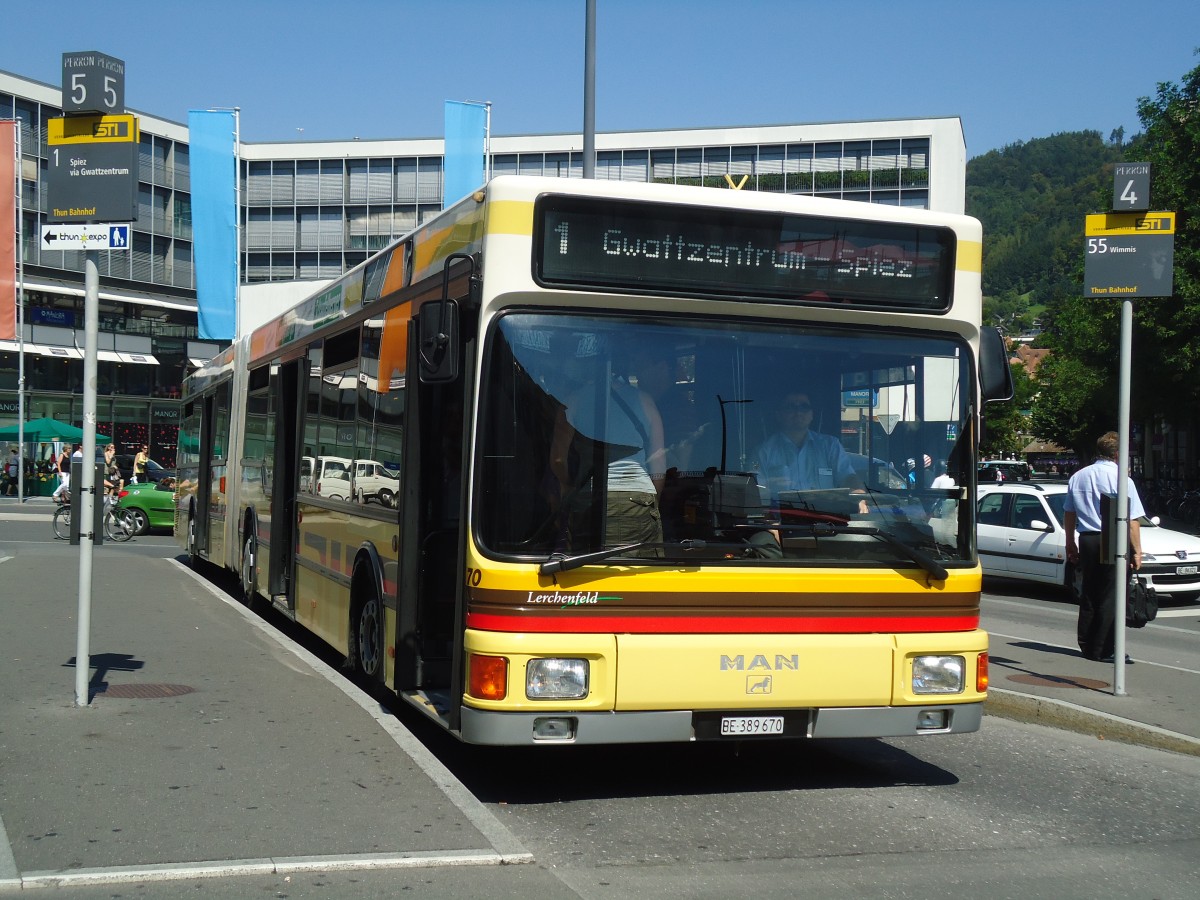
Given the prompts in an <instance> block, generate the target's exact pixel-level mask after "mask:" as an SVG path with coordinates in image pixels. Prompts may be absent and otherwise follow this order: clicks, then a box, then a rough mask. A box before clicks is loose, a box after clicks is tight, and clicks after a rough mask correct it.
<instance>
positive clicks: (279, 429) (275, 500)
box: [267, 356, 312, 612]
mask: <svg viewBox="0 0 1200 900" xmlns="http://www.w3.org/2000/svg"><path fill="white" fill-rule="evenodd" d="M308 368H309V363H308V357H307V356H303V357H301V358H299V359H294V360H291V361H290V362H285V363H281V364H280V366H279V369H278V371H277V372H274V373H272V376H271V379H272V382H273V384H272V386H271V407H272V410H271V411H272V413H273V425H274V429H275V432H274V434H275V444H274V448H273V450H272V473H271V478H272V490H271V526H270V528H271V552H270V555H269V559H268V561H267V565H268V572H267V590H268V593H269V594H270V595H271V597H275V598H279V597H286V598H287V605H288V608H289V609H291V610H292V611H293V612H294V611H295V597H294V596H293V591H292V583H293V565H294V562H295V558H296V546H295V545H296V491H297V486H298V485H299V484H300V479H301V475H302V473H301V460H300V452H301V448H300V437H299V422H300V414H301V403H302V402H303V393H302V391H301V387H302V385H304V384H305V383H306V381H307V378H308ZM308 477H310V478H311V477H312V475H311V472H310V473H309V475H308Z"/></svg>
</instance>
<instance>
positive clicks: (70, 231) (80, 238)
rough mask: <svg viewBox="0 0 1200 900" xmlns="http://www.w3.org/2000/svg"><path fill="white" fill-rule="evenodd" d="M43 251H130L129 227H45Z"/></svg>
mask: <svg viewBox="0 0 1200 900" xmlns="http://www.w3.org/2000/svg"><path fill="white" fill-rule="evenodd" d="M42 249H43V250H128V249H129V226H128V225H43V226H42Z"/></svg>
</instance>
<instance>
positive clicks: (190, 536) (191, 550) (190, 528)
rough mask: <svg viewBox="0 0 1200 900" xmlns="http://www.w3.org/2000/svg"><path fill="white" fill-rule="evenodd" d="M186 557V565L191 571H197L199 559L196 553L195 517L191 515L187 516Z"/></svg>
mask: <svg viewBox="0 0 1200 900" xmlns="http://www.w3.org/2000/svg"><path fill="white" fill-rule="evenodd" d="M187 555H188V565H189V566H191V567H192V568H193V569H198V568H199V567H200V557H199V555H197V553H196V517H195V516H194V515H191V514H189V515H188V524H187Z"/></svg>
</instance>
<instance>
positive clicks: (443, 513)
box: [396, 279, 478, 729]
mask: <svg viewBox="0 0 1200 900" xmlns="http://www.w3.org/2000/svg"><path fill="white" fill-rule="evenodd" d="M447 281H449V279H447ZM466 281H467V279H458V280H456V281H455V283H454V284H453V286H451V287H449V288H448V290H449V293H448V294H445V295H444V296H450V297H456V296H457V297H459V298H461V299H460V300H459V302H458V304H457V314H459V315H461V318H460V319H458V320H456V321H455V324H454V326H453V327H451V328H449V329H447V331H448V334H449V336H450V340H451V341H452V343H453V344H454V346H455V349H456V350H457V351H458V353H459V356H458V359H460V360H462V361H463V363H462V365H461V366H460V365H458V364H457V363H456V364H455V366H454V370H455V372H454V375H453V376H451V377H445V373H444V372H443V373H441V374H439V375H438V376H436V377H433V378H427V377H418V378H413V379H410V381H409V387H408V390H409V397H408V419H407V424H408V429H407V434H406V436H405V437H406V440H405V444H406V460H407V462H406V468H405V484H406V486H407V487H406V489H405V491H404V495H405V505H404V509H403V511H402V514H401V539H402V541H403V545H404V550H403V553H402V558H403V559H405V560H415V561H416V565H415V566H406V567H405V568H406V569H407V570H408V571H405V572H402V573H401V582H400V596H399V598H398V599H399V628H400V635H399V641H398V642H397V660H396V686H397V688H400V689H404V688H405V687H407V686H413V687H419V688H420V689H422V690H423V691H425V693H426V695H427V696H429V697H431V698H432V699H434V700H435V702H437V701H439V700H441V699H442V698H443V697H444V698H446V700H447V702H446V704H445V706H444V707H443V706H442V704H441V703H440V702H439V703H438V706H439V707H440V708H441V709H440V711H441V712H442V713H443V714H444V715H445V716H446V718H447V720H448V724H449V727H450V728H451V729H457V728H458V709H459V704H458V703H457V702H453V701H454V698H456V697H459V696H461V693H462V672H461V669H462V660H461V657H462V639H463V620H464V617H463V578H464V568H463V567H464V561H463V557H464V553H465V548H466V536H465V518H466V506H467V502H466V485H467V480H468V479H467V472H466V469H465V464H466V458H467V453H466V445H467V443H468V441H467V426H468V423H469V422H470V419H471V416H470V410H471V404H470V403H469V402H468V397H467V385H469V384H471V383H473V378H474V369H473V366H472V365H471V364H470V363H469V362H467V361H469V360H471V359H472V358H473V348H474V335H475V333H476V328H475V326H474V317H475V316H476V315H477V311H478V304H477V303H474V302H471V300H473V299H474V293H472V295H471V297H465V296H464V295H466V294H467V290H466V287H467V285H466ZM472 282H474V279H472ZM440 306H441V304H438V303H427V304H426V305H425V306H424V307H422V309H421V313H420V315H419V316H418V317H417V318H416V319H415V320H414V327H413V329H412V330H411V331H410V345H409V348H410V352H409V358H410V359H419V358H420V357H419V352H420V330H421V328H422V322H421V318H422V317H427V316H441V313H440ZM425 324H426V325H427V324H428V322H426V323H425ZM420 365H421V364H420V363H419V362H418V364H417V367H419V366H420Z"/></svg>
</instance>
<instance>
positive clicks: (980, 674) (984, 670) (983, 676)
mask: <svg viewBox="0 0 1200 900" xmlns="http://www.w3.org/2000/svg"><path fill="white" fill-rule="evenodd" d="M987 688H988V655H987V653H980V654H979V659H978V661H977V662H976V663H975V690H976V691H978V692H979V693H981V694H982V693H983V692H984V691H986V690H987Z"/></svg>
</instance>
